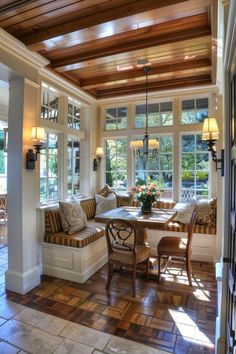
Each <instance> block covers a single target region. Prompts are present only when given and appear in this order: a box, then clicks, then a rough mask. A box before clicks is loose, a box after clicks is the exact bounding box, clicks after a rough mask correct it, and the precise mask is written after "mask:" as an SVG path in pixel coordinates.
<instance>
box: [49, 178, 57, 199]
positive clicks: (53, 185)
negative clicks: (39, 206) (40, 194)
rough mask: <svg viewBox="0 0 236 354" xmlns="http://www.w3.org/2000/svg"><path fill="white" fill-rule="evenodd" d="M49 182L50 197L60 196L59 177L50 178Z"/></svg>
mask: <svg viewBox="0 0 236 354" xmlns="http://www.w3.org/2000/svg"><path fill="white" fill-rule="evenodd" d="M48 182H49V194H48V196H49V199H57V197H58V180H57V178H50V179H49V180H48Z"/></svg>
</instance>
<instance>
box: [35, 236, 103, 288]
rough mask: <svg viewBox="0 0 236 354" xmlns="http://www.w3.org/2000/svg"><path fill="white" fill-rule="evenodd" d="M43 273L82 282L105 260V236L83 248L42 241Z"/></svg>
mask: <svg viewBox="0 0 236 354" xmlns="http://www.w3.org/2000/svg"><path fill="white" fill-rule="evenodd" d="M41 245H42V263H43V267H42V268H43V269H42V272H43V274H46V275H51V276H53V277H57V278H62V279H66V280H71V281H75V282H77V283H81V284H83V283H84V282H85V281H86V280H87V279H89V278H90V277H91V276H92V275H93V274H94V273H96V272H97V271H98V270H99V269H100V268H101V267H102V266H103V265H104V264H106V262H107V245H106V238H105V237H101V238H99V239H98V240H96V241H94V242H92V243H90V244H89V245H87V246H85V247H83V248H75V247H68V246H61V245H55V244H52V243H46V242H42V243H41Z"/></svg>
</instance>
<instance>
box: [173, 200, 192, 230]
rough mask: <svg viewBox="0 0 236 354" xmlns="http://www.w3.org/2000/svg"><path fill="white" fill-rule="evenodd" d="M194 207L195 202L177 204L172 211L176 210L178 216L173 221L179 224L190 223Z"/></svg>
mask: <svg viewBox="0 0 236 354" xmlns="http://www.w3.org/2000/svg"><path fill="white" fill-rule="evenodd" d="M195 207H196V202H195V201H192V202H189V203H177V204H176V205H175V206H174V209H177V210H178V214H177V215H176V217H175V218H174V221H177V222H180V223H181V224H188V223H189V222H190V219H191V216H192V214H193V211H194V209H195Z"/></svg>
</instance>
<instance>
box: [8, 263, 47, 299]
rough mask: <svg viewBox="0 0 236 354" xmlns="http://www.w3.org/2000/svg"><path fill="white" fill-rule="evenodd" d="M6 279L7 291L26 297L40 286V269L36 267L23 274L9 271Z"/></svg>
mask: <svg viewBox="0 0 236 354" xmlns="http://www.w3.org/2000/svg"><path fill="white" fill-rule="evenodd" d="M5 279H6V289H8V290H10V291H14V292H15V293H18V294H22V295H24V294H26V293H28V292H29V291H30V290H32V289H34V288H35V287H36V286H38V285H39V284H40V282H41V280H40V267H39V266H35V267H34V268H32V269H30V270H28V271H27V272H23V273H21V272H17V271H14V270H10V269H8V270H7V271H6V273H5Z"/></svg>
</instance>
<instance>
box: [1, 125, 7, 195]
mask: <svg viewBox="0 0 236 354" xmlns="http://www.w3.org/2000/svg"><path fill="white" fill-rule="evenodd" d="M6 129H7V122H6V121H1V120H0V193H6V191H7V152H6V141H5V140H6V133H5V132H6Z"/></svg>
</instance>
